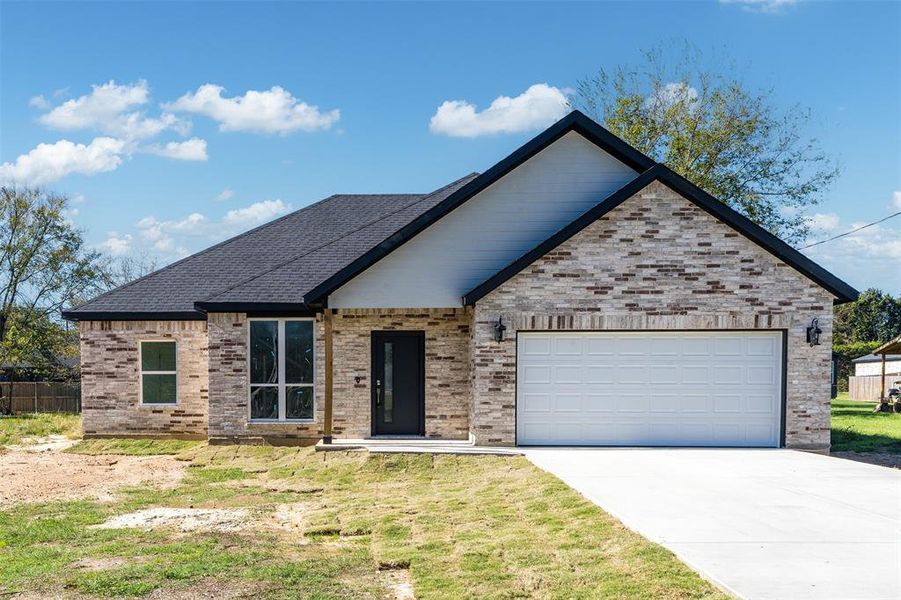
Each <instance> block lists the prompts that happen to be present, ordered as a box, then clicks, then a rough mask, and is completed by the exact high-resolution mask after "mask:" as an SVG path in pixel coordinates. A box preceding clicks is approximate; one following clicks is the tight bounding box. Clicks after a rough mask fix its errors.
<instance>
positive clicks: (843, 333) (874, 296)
mask: <svg viewBox="0 0 901 600" xmlns="http://www.w3.org/2000/svg"><path fill="white" fill-rule="evenodd" d="M899 335H901V297H898V298H893V297H892V295H891V294H887V293H885V292H882V291H880V290H877V289H875V288H870V289H868V290H866V291H864V292H862V293H861V294H860V297H859V298H858V299H857V301H855V302H849V303H847V304H842V305H841V306H838V307H836V309H835V323H834V325H833V339H834V340H835V343H836V344H851V343H854V342H878V344H879V345H881V344H884V343H885V342H887V341H889V340H891V339H894V338H896V337H897V336H899Z"/></svg>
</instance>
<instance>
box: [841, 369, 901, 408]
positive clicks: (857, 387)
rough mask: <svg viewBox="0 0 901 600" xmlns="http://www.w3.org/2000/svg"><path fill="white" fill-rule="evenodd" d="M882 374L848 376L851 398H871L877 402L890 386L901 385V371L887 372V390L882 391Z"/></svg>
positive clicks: (849, 395)
mask: <svg viewBox="0 0 901 600" xmlns="http://www.w3.org/2000/svg"><path fill="white" fill-rule="evenodd" d="M881 383H882V375H864V376H860V377H855V376H853V375H852V376H851V377H848V397H849V398H851V400H869V401H871V402H876V401H877V400H879V399H880V398H881V397H882V395H883V393H882V392H888V390H889V388H893V387H901V373H886V374H885V390H883V391H880V389H879V387H880V385H881Z"/></svg>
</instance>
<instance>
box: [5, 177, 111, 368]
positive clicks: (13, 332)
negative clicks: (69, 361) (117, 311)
mask: <svg viewBox="0 0 901 600" xmlns="http://www.w3.org/2000/svg"><path fill="white" fill-rule="evenodd" d="M100 267H101V264H100V255H99V253H97V252H95V251H92V250H89V249H88V248H87V247H86V246H85V243H84V240H83V238H82V235H81V232H80V231H78V230H77V229H76V228H75V227H74V226H73V225H72V223H71V222H70V221H69V220H68V219H67V218H66V198H65V197H63V196H58V195H55V194H49V193H46V192H44V191H43V190H39V189H32V188H16V187H0V362H2V363H5V364H7V365H10V364H29V365H31V366H32V367H34V368H37V369H48V370H50V369H52V368H54V364H55V358H56V357H57V356H73V355H74V356H77V336H76V335H74V334H73V333H72V332H71V331H70V330H69V329H68V328H67V327H66V326H65V325H64V324H63V323H61V322H60V316H59V315H60V310H61V309H62V307H63V306H66V305H67V304H69V303H70V302H72V301H73V300H75V299H77V298H82V297H86V296H89V295H91V294H92V293H93V291H94V290H96V289H97V288H98V285H99V284H100V283H101V280H100V275H101V269H100Z"/></svg>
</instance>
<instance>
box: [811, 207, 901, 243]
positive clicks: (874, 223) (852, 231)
mask: <svg viewBox="0 0 901 600" xmlns="http://www.w3.org/2000/svg"><path fill="white" fill-rule="evenodd" d="M898 215H901V210H899V211H898V212H896V213H894V214H891V215H889V216H887V217H883V218H882V219H879V220H878V221H873V222H872V223H867V224H866V225H861V226H860V227H855V228H854V229H852V230H851V231H846V232H845V233H840V234H838V235H836V236H834V237H831V238H828V239H825V240H820V241H819V242H814V243H812V244H809V245H807V246H802V247H801V248H800V250H807V249H808V248H813V247H814V246H819V245H820V244H825V243H826V242H831V241H832V240H837V239H838V238H843V237H845V236H846V235H851V234H852V233H857V232H858V231H860V230H861V229H866V228H867V227H872V226H873V225H879V224H880V223H882V222H884V221H888V220H889V219H893V218H895V217H897V216H898Z"/></svg>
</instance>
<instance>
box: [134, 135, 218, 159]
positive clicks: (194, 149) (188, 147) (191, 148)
mask: <svg viewBox="0 0 901 600" xmlns="http://www.w3.org/2000/svg"><path fill="white" fill-rule="evenodd" d="M145 150H146V151H147V152H149V153H150V154H156V155H158V156H165V157H166V158H173V159H175V160H206V159H207V158H208V157H207V153H206V140H202V139H200V138H191V139H189V140H185V141H183V142H169V143H168V144H166V145H164V146H160V145H159V144H154V145H152V146H147V147H146V148H145Z"/></svg>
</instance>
